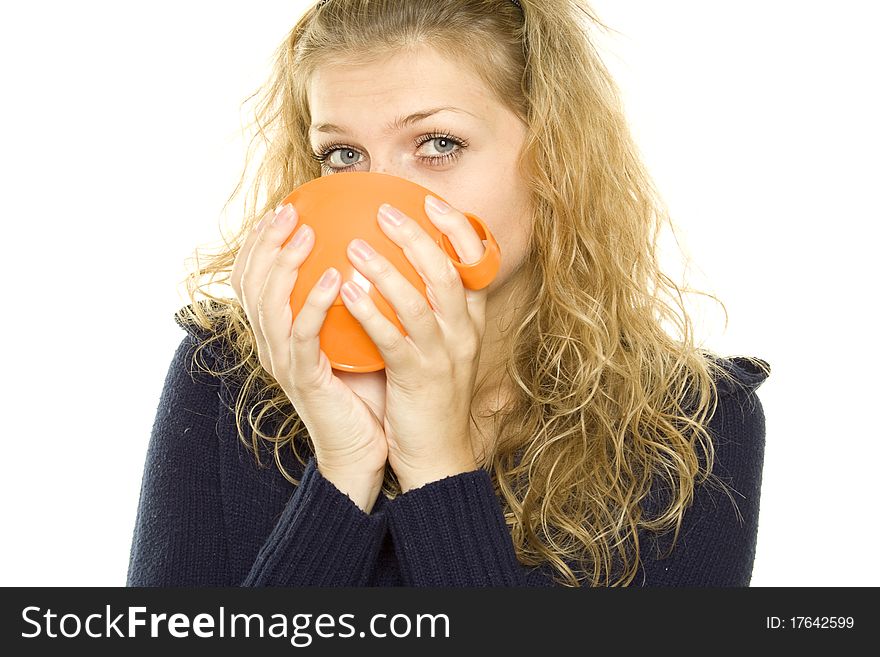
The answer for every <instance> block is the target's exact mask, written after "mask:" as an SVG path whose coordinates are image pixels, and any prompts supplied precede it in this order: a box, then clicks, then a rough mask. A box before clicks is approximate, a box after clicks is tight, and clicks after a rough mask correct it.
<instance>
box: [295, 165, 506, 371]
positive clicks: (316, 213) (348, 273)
mask: <svg viewBox="0 0 880 657" xmlns="http://www.w3.org/2000/svg"><path fill="white" fill-rule="evenodd" d="M428 194H431V195H433V196H436V197H437V198H440V199H441V200H444V201H445V199H443V198H442V197H441V196H440V195H439V194H435V193H434V192H432V191H431V190H429V189H426V188H425V187H422V186H421V185H419V184H417V183H414V182H412V181H409V180H407V179H405V178H400V177H399V176H393V175H390V174H386V173H375V172H369V171H349V172H345V173H334V174H331V175H329V176H323V177H320V178H315V179H313V180H310V181H308V182H306V183H303V184H302V185H300V186H299V187H297V188H296V189H295V190H293V191H292V192H291V193H290V194H288V195H287V197H286V198H285V199H284V200H283V201H282V202H281V205H284V204H286V203H290V204H292V205H293V207H294V208H296V212H297V216H298V220H299V223H300V224H303V223H306V224H308V225H309V226H311V227H312V230H313V231H314V234H315V238H314V239H315V241H314V245H313V246H312V250H311V251H310V252H309V255H308V256H307V257H306V259H305V261H304V262H303V264H302V265H301V266H300V268H299V273H298V275H297V279H296V283H295V284H294V286H293V291H292V292H291V295H290V309H291V311H292V313H293V316H294V317H296V316H297V314H298V313H299V311H300V309H301V308H302V307H303V304H305V300H306V297H307V296H308V294H309V292H310V291H311V289H312V287H313V286H314V285H315V284H316V283H317V281H318V279H319V278H320V277H321V275H322V274H323V273H324V271H325V270H326V269H327V268H328V267H335V268H336V269H337V270H338V271H339V273H340V274H341V276H342V281H343V282H345V281H347V280H353V281H354V282H355V283H356V284H358V285H359V286H360V287H361V289H362V290H364V292H365V294H368V295H369V297H370V299H371V300H372V301H373V303H374V304H375V305H376V307H377V308H378V309H379V311H380V312H381V313H382V314H383V315H384V316H385V317H386V318H388V320H389V321H390V322H392V323H393V324H394V325H395V326H396V327H397V328H398V330H399V331H400V332H401V333H402V334H403V335H407V332H406V330H405V329H404V327H403V325H402V324H401V323H400V320H399V319H398V317H397V313H396V312H395V310H394V306H392V305H391V304H390V303H388V302H387V301H386V300H385V298H384V297H383V296H382V295H381V294H380V293H379V290H378V289H376V287H375V286H374V285H373V284H372V283H371V282H370V280H369V279H367V278H366V277H365V276H364V275H363V274H361V273H360V272H359V271H358V270H357V269H356V268H355V267H354V265H353V264H352V263H351V261H350V260H349V259H348V255H347V252H346V251H347V248H348V244H349V243H350V242H351V241H352V240H353V239H355V238H358V237H359V238H361V239H363V240H366V241H367V242H368V243H369V244H370V246H372V247H373V248H374V249H375V250H376V251H377V252H378V253H380V254H381V255H382V256H384V257H385V258H386V259H387V260H388V261H389V262H390V263H391V265H392V266H394V267H396V268H397V270H398V271H399V272H400V273H401V274H402V275H403V276H404V277H405V278H406V279H407V280H408V281H409V282H410V283H411V284H412V286H413V287H414V288H415V289H416V290H418V291H419V293H421V294H422V296H424V297H425V298H427V292H426V291H425V282H424V281H423V280H422V277H421V276H420V275H419V273H418V271H416V269H415V267H413V265H412V264H411V263H410V261H409V260H408V259H407V257H406V255H405V254H404V252H403V249H401V248H400V247H399V246H397V244H395V243H394V241H393V240H391V239H390V238H389V237H388V236H387V235H385V233H384V232H383V231H382V228H381V227H380V226H379V224H378V219H377V217H378V211H379V206H381V205H382V204H383V203H390V204H391V205H393V206H394V207H396V208H398V209H399V210H401V211H402V212H404V213H405V214H406V215H407V216H409V217H412V218H413V219H414V220H415V221H417V222H418V223H419V224H420V225H421V226H422V228H423V229H424V230H425V232H426V233H428V235H430V236H431V238H432V239H433V240H434V242H436V243H437V245H438V246H440V247H441V248H442V249H443V250H444V251H445V253H446V254H447V255H448V256H449V258H450V259H451V260H452V264H453V265H454V266H455V268H456V269H457V270H458V273H459V275H460V276H461V281H462V283H463V284H464V286H465V287H467V288H469V289H472V290H481V289H483V288H484V287H486V286H487V285H489V284H490V283H491V282H492V281H493V280H494V279H495V276H496V275H497V274H498V269H499V267H500V265H501V250H500V249H499V248H498V243H497V242H496V241H495V238H494V237H493V236H492V234H491V233H490V232H489V229H488V228H487V227H486V224H484V223H483V221H482V220H481V219H480V218H479V217H477V216H476V215H473V214H471V213H469V212H464V215H465V216H466V217H467V218H468V220H469V221H470V222H471V225H472V226H473V227H474V230H476V232H477V234H478V235H479V236H480V239H481V240H483V241H484V242H485V247H486V250H485V252H484V253H483V255H482V257H480V259H479V260H477V261H476V262H473V263H463V262H461V260H459V258H458V255H457V254H456V252H455V248H454V247H453V246H452V244H451V243H450V242H449V239H448V238H447V237H446V235H444V234H443V233H442V232H441V231H440V230H439V229H438V228H437V227H436V226H434V224H433V223H432V222H431V220H430V219H429V218H428V215H427V214H426V213H425V209H424V203H425V196H426V195H428ZM319 342H320V346H321V349H322V350H323V351H324V353H325V354H326V355H327V358H328V359H329V361H330V364H331V366H332V367H334V368H336V369H339V370H344V371H347V372H375V371H377V370H381V369H383V368H384V367H385V361H383V360H382V356H381V354H380V353H379V350H378V348H377V347H376V345H375V344H374V343H373V341H372V340H371V339H370V336H369V335H368V334H367V332H366V331H364V329H363V327H362V326H361V324H360V322H359V321H358V320H357V319H356V318H355V317H354V315H352V314H351V313H350V312H349V311H348V308H346V307H345V304H344V303H343V301H342V298H341V297H340V296H339V295H336V299H335V300H334V301H333V305H332V306H331V307H330V309H329V310H328V311H327V317H326V318H325V320H324V324H323V326H322V327H321V331H320V333H319Z"/></svg>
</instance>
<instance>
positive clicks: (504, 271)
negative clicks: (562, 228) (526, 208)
mask: <svg viewBox="0 0 880 657" xmlns="http://www.w3.org/2000/svg"><path fill="white" fill-rule="evenodd" d="M489 230H491V231H492V235H494V236H495V241H496V242H498V247H499V248H500V249H501V267H500V269H499V270H498V275H497V276H496V277H495V280H493V281H492V283H491V284H490V285H489V292H490V293H491V292H492V291H493V290H495V289H497V288H499V287H501V286H503V285H504V284H505V283H506V282H507V281H508V280H509V279H510V278H511V277H512V276H513V275H514V274H515V273H516V272H517V270H519V268H520V266H521V265H522V263H523V260H525V257H526V250H527V247H528V241H529V227H528V225H527V224H526V222H525V221H523V222H522V224H519V223H518V222H516V221H504V222H502V223H500V224H495V225H493V224H489Z"/></svg>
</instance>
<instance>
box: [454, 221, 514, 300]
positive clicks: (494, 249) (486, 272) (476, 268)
mask: <svg viewBox="0 0 880 657" xmlns="http://www.w3.org/2000/svg"><path fill="white" fill-rule="evenodd" d="M462 214H464V216H465V217H467V219H468V221H470V222H471V226H473V227H474V230H475V231H477V235H479V237H480V239H481V240H486V245H485V247H486V250H485V251H484V252H483V255H482V256H481V257H480V259H479V260H477V261H476V262H468V263H465V262H462V261H461V260H460V259H459V257H458V254H457V253H456V252H455V247H454V246H452V242H450V241H449V238H448V237H446V234H445V233H440V234H441V236H442V247H443V250H444V251H446V255H448V256H449V258H450V259H451V260H452V264H453V265H455V268H456V269H457V270H458V274H459V275H460V276H461V282H462V283H463V284H464V286H465V287H466V288H468V289H470V290H482V289H483V288H484V287H486V286H487V285H489V284H490V283H491V282H492V281H493V280H495V276H496V275H497V274H498V269H499V268H500V266H501V249H500V248H499V247H498V242H496V241H495V238H494V237H493V236H492V233H491V232H489V229H488V227H487V226H486V224H484V223H483V220H482V219H480V218H479V217H478V216H477V215H475V214H471V213H470V212H463V213H462Z"/></svg>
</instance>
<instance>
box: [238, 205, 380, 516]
mask: <svg viewBox="0 0 880 657" xmlns="http://www.w3.org/2000/svg"><path fill="white" fill-rule="evenodd" d="M296 224H297V220H296V210H295V209H294V208H293V206H292V205H291V204H287V205H285V206H284V207H283V208H282V210H281V212H279V213H278V214H275V213H274V212H272V211H270V212H267V213H266V215H265V216H264V217H263V219H262V221H261V222H260V224H258V226H257V227H256V228H255V229H254V230H253V231H251V234H250V235H249V236H248V238H247V240H246V241H245V243H244V244H243V245H242V247H241V250H240V251H239V252H238V254H237V256H236V258H235V263H234V264H233V267H232V274H231V281H230V282H231V285H232V288H233V290H234V291H235V294H236V296H237V297H238V300H239V302H240V303H241V305H242V307H243V308H244V311H245V314H246V315H247V318H248V322H249V323H250V325H251V329H252V330H253V332H254V336H255V338H256V342H257V350H258V354H259V360H260V364H261V365H262V366H263V367H264V368H265V369H266V371H267V372H269V373H270V374H271V375H272V376H273V377H274V378H275V380H277V381H278V383H279V385H280V386H281V388H282V389H283V390H284V392H285V393H286V394H287V396H288V398H289V399H290V401H291V403H292V404H293V406H294V408H295V409H296V412H297V414H298V415H299V417H300V419H301V420H302V421H303V424H305V426H306V429H307V430H308V432H309V435H310V436H311V438H312V443H313V445H314V448H315V458H316V461H317V465H318V469H319V471H320V472H321V474H322V475H323V476H324V477H326V478H327V479H328V480H330V481H331V482H333V484H334V485H335V486H336V487H337V488H339V489H340V490H341V491H342V492H344V493H346V494H348V495H349V496H350V497H351V498H352V500H353V501H354V502H355V503H356V504H357V505H358V506H359V507H360V508H361V509H363V510H364V511H366V512H367V513H369V511H370V510H371V509H372V506H373V504H374V503H375V500H376V497H377V495H378V493H379V491H380V490H381V486H382V479H383V476H384V471H385V462H386V460H387V458H388V445H387V442H386V440H385V431H384V429H383V426H382V425H383V420H384V415H385V408H384V407H385V371H384V370H379V371H378V372H367V373H362V374H361V373H348V372H346V373H344V374H345V375H346V377H347V380H348V381H355V380H356V381H357V389H358V391H359V394H355V393H354V392H353V391H352V389H351V388H350V387H349V386H347V385H346V384H345V383H343V382H342V380H341V379H340V378H339V377H337V376H336V375H334V373H333V369H332V368H331V366H330V361H329V360H328V359H327V356H326V355H325V354H324V352H323V351H322V350H321V348H320V344H319V340H318V334H319V332H320V330H321V327H322V325H323V323H324V319H325V318H326V316H327V311H328V310H329V308H330V306H331V304H332V303H333V300H334V299H336V296H337V294H338V293H339V288H340V287H341V280H340V279H341V277H340V276H339V272H338V271H337V270H336V269H335V268H332V267H331V268H330V269H328V270H327V272H330V278H329V281H328V280H327V278H328V274H327V272H325V273H324V276H323V277H322V279H321V280H319V281H318V284H317V285H315V286H314V287H313V288H312V289H311V290H310V291H309V294H308V297H307V298H306V301H305V304H304V305H303V307H302V310H301V311H300V312H299V313H298V314H297V316H296V318H295V319H294V318H293V317H292V312H291V309H290V295H291V293H292V291H293V286H294V284H295V283H296V279H297V273H298V271H299V267H300V266H301V265H302V263H303V262H304V261H305V259H306V257H307V256H308V254H309V253H310V251H311V249H312V246H313V245H314V231H312V230H311V227H309V226H306V225H302V226H300V227H299V229H298V230H297V232H296V233H295V234H294V235H293V237H290V233H291V231H292V229H293V227H294V226H295V225H296ZM288 237H290V239H289V240H288ZM297 237H304V238H305V239H304V240H303V242H302V243H300V244H296V243H295V240H296V238H297ZM322 282H323V283H325V284H326V287H324V286H322ZM354 377H357V378H356V379H355V378H354Z"/></svg>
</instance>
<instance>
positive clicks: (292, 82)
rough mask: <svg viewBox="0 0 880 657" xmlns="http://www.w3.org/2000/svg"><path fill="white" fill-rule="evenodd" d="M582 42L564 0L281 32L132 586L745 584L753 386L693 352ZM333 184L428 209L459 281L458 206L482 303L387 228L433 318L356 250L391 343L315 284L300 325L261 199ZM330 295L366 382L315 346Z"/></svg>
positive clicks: (463, 244)
mask: <svg viewBox="0 0 880 657" xmlns="http://www.w3.org/2000/svg"><path fill="white" fill-rule="evenodd" d="M591 24H595V25H599V26H601V23H599V21H598V20H597V19H596V18H595V17H594V15H593V13H592V11H591V10H590V8H589V7H588V6H587V4H586V3H585V2H582V1H581V0H541V1H540V2H538V1H537V0H522V1H521V2H515V1H513V0H408V1H407V2H399V1H384V0H380V1H377V0H372V1H370V2H366V1H364V0H330V1H329V2H325V3H321V4H319V5H318V6H316V7H314V8H312V9H311V10H309V11H308V12H307V13H306V15H305V16H304V17H303V18H302V20H301V21H300V22H299V23H297V25H295V26H294V28H293V29H292V30H291V32H290V34H289V36H288V37H287V39H286V40H285V41H284V43H283V44H282V45H281V47H280V48H279V49H278V51H277V61H276V66H275V71H274V75H273V79H272V80H271V82H270V84H269V86H268V87H267V89H266V93H265V95H264V97H263V101H262V104H261V106H260V108H259V111H258V116H257V120H258V122H259V125H260V131H259V133H260V134H261V135H263V136H264V137H265V139H266V148H267V151H266V154H265V159H264V160H263V161H262V163H261V167H260V169H259V171H258V175H257V177H256V180H255V182H254V189H253V191H254V198H255V199H256V198H257V196H258V194H259V193H260V192H262V193H263V195H264V196H265V198H266V202H265V204H263V205H262V207H260V208H258V209H256V210H255V211H254V212H252V213H249V214H250V216H249V217H248V219H247V221H246V222H245V224H244V225H243V226H242V229H241V231H240V233H239V234H238V235H236V236H235V238H234V239H233V240H231V243H229V244H228V250H226V251H224V252H222V253H220V254H218V255H216V256H214V257H211V258H208V259H206V260H204V264H202V265H201V266H199V267H197V271H195V272H194V273H193V274H192V275H191V276H190V277H189V279H188V288H189V292H190V297H191V298H192V301H193V302H192V303H191V304H189V305H188V306H186V307H184V308H183V309H181V310H180V311H179V312H178V313H177V314H176V315H175V319H176V320H177V322H178V323H179V324H180V326H181V327H183V328H184V329H185V330H186V331H187V335H186V336H185V338H184V339H183V341H182V342H181V344H180V346H179V348H178V349H177V352H176V353H175V355H174V358H173V361H172V363H171V366H170V369H169V372H168V377H167V379H166V381H165V388H164V390H163V393H162V398H161V400H160V405H159V410H158V413H157V417H156V422H155V424H154V427H153V432H152V439H151V443H150V448H149V452H148V454H147V461H146V467H145V473H144V479H143V487H142V491H141V498H140V505H139V509H138V515H137V521H136V527H135V532H134V540H133V544H132V552H131V562H130V567H129V572H128V584H129V585H150V586H168V585H180V586H193V585H203V586H230V585H243V586H269V585H272V586H304V585H322V586H327V585H335V586H394V585H407V586H485V585H506V586H553V585H562V586H583V585H588V586H626V585H636V586H723V585H738V586H744V585H747V584H748V583H749V580H750V577H751V570H752V564H753V560H754V552H755V542H756V536H757V519H758V509H759V496H760V486H761V472H762V463H763V446H764V428H765V427H764V415H763V409H762V406H761V403H760V401H759V400H758V398H757V396H756V395H755V389H756V388H757V387H758V386H759V385H760V383H761V382H762V381H763V380H764V379H765V378H766V377H767V375H768V374H769V366H768V364H767V363H766V362H765V361H762V360H760V359H754V358H746V357H734V358H721V357H717V356H714V355H712V354H710V353H709V352H708V351H706V350H702V349H699V348H697V347H696V346H695V345H694V341H693V340H694V336H693V331H692V328H691V327H692V322H691V319H690V318H689V317H688V315H687V313H686V311H685V309H684V306H683V305H681V302H680V292H681V290H680V289H679V288H678V286H676V285H675V283H673V282H672V281H671V280H670V279H669V278H668V277H666V276H665V275H664V274H663V273H662V272H661V271H660V268H659V266H658V263H657V254H656V250H655V245H656V242H655V237H656V234H657V231H658V230H659V229H660V228H661V227H662V225H663V222H664V221H668V216H667V214H666V212H665V210H664V208H663V205H662V202H661V201H660V199H659V195H658V194H657V193H656V191H655V189H654V187H653V186H652V183H651V181H650V178H649V175H648V173H647V172H646V170H645V168H644V165H643V164H642V163H641V161H640V160H639V159H638V157H637V154H636V153H637V149H636V148H635V146H634V144H633V141H632V138H631V136H630V133H629V131H628V128H627V124H626V121H625V117H624V114H623V111H622V108H621V102H620V100H619V96H618V92H617V89H616V87H615V85H614V83H613V81H612V80H611V78H610V77H609V74H608V72H607V71H606V69H605V67H604V66H603V64H602V62H601V60H600V58H599V56H598V54H597V53H596V51H595V50H594V48H593V45H592V44H591V41H590V38H589V27H590V25H591ZM602 27H604V26H602ZM246 170H247V166H246V167H245V171H246ZM340 171H380V172H384V173H390V174H394V175H398V176H401V177H404V178H407V179H410V180H413V181H414V182H417V183H419V184H421V185H423V186H425V187H427V188H428V189H431V190H435V191H436V192H437V193H438V194H439V195H442V196H443V197H444V198H446V199H448V200H449V201H450V202H451V203H452V206H453V207H451V208H447V209H446V211H445V212H443V211H442V209H439V208H435V207H433V206H431V205H430V202H429V201H426V212H427V213H428V216H429V217H430V218H431V221H432V222H434V224H435V225H436V226H437V227H438V228H439V229H440V230H442V231H443V232H444V233H446V234H447V235H448V236H449V238H450V241H451V242H452V243H453V245H454V246H455V248H456V250H457V252H458V255H459V256H460V257H461V259H462V260H463V261H472V260H474V259H476V258H478V257H479V255H480V253H482V244H481V243H480V241H479V240H478V239H477V238H476V235H475V233H474V232H473V231H472V229H470V227H469V226H468V224H467V222H466V221H464V218H463V215H462V212H463V211H465V210H467V211H471V212H473V213H474V214H476V215H478V216H480V217H481V218H482V219H483V220H484V221H486V223H487V224H488V226H489V228H490V230H491V231H492V233H493V234H494V235H495V236H496V238H497V240H498V242H499V245H500V248H501V252H502V254H503V257H502V268H501V270H500V272H499V274H498V276H497V278H496V279H495V281H494V282H493V283H492V285H490V286H489V287H488V288H486V289H484V290H480V291H477V292H474V291H469V290H465V289H464V288H463V286H462V285H461V282H460V280H459V279H458V278H457V276H456V277H451V276H448V275H446V272H448V271H449V268H448V266H449V263H448V259H447V260H444V259H443V258H441V257H439V254H442V252H441V251H439V249H438V248H437V247H436V245H434V244H432V243H431V242H430V240H428V239H427V238H426V236H425V235H424V233H423V232H422V231H421V229H420V228H419V227H418V226H417V225H416V224H415V223H414V222H413V220H412V219H410V218H409V217H406V216H405V215H403V216H398V221H397V222H395V221H394V216H393V212H392V214H391V220H390V221H389V220H386V219H384V218H377V219H378V221H379V224H380V225H381V226H382V229H383V231H385V234H386V235H388V236H389V238H391V239H392V240H394V241H395V242H396V243H398V244H399V245H400V246H401V247H403V248H405V251H406V252H407V254H408V255H407V257H408V258H410V261H411V262H413V264H415V265H416V266H417V268H419V269H420V271H421V272H422V275H423V277H424V278H425V280H426V283H427V286H428V288H429V290H430V294H429V304H426V303H424V301H423V300H422V298H421V297H420V296H418V295H416V293H415V290H414V289H413V288H412V287H411V286H409V285H408V283H407V282H406V281H404V280H403V279H402V278H401V275H400V274H399V272H397V270H395V269H394V268H393V267H389V266H388V263H387V262H386V261H384V259H383V258H382V257H381V256H377V255H373V256H372V257H371V256H370V254H369V249H368V247H369V245H364V244H352V245H350V249H349V258H350V259H351V261H352V264H353V265H354V266H355V267H356V268H357V269H358V270H359V271H360V272H361V273H362V274H363V276H364V277H365V278H366V279H369V280H370V281H371V282H372V283H374V284H376V285H377V287H378V288H379V289H380V291H381V292H382V293H383V296H385V297H386V298H387V299H388V300H389V302H390V303H391V304H392V305H393V306H394V307H395V309H396V311H397V313H398V315H399V316H400V317H401V320H402V323H403V324H404V325H405V326H406V327H407V332H408V336H407V338H406V339H405V340H403V339H402V338H401V335H400V333H399V332H397V333H396V334H395V332H396V329H394V328H393V326H392V325H391V324H390V323H388V322H383V321H381V319H382V318H381V317H378V316H377V313H376V312H375V308H374V306H373V305H372V302H371V301H370V300H369V298H368V297H366V296H365V295H363V294H360V295H358V294H357V290H358V288H357V285H356V284H353V283H346V281H341V280H340V278H339V276H338V275H335V276H334V275H333V274H334V272H333V271H332V270H331V271H329V272H328V275H327V276H326V277H325V279H324V283H325V285H324V286H322V285H321V283H319V284H318V285H316V286H315V287H314V288H313V289H312V291H311V292H310V296H309V303H308V304H307V306H306V307H305V309H304V310H303V311H302V312H300V313H299V314H298V315H297V317H295V318H294V317H292V316H291V313H290V308H289V304H288V302H287V299H288V297H289V295H290V291H291V289H292V287H293V283H294V281H295V275H296V271H297V268H298V266H299V265H300V264H301V263H302V262H303V261H304V260H305V258H306V257H308V253H309V251H310V250H311V248H312V247H313V246H314V244H313V242H314V240H313V233H311V232H310V231H309V228H308V227H307V226H305V225H301V226H299V225H298V223H299V222H298V219H297V217H296V213H295V211H293V209H292V208H291V207H290V206H287V207H285V208H278V207H277V206H278V203H279V202H280V201H281V199H283V198H284V197H285V196H286V195H287V194H288V193H289V192H290V191H291V190H292V189H294V188H296V187H297V186H299V185H300V184H302V183H304V182H306V181H308V180H310V179H312V178H314V177H316V176H318V175H335V174H336V173H338V172H340ZM239 187H240V185H239ZM273 209H274V210H273ZM276 210H277V211H276ZM392 210H393V209H392ZM383 214H384V213H383ZM398 214H399V213H398ZM258 220H259V221H258ZM298 237H301V238H302V239H301V240H300V239H298ZM365 247H366V250H365ZM444 258H445V256H444ZM199 261H202V260H201V259H199ZM206 277H208V278H210V279H211V280H210V281H209V282H214V283H216V282H217V281H218V279H219V281H220V282H221V283H223V282H225V283H226V284H228V285H229V286H230V288H231V292H232V293H233V294H232V295H230V296H229V297H217V296H213V295H210V294H208V293H207V292H206V291H205V289H204V288H205V286H206V284H205V283H204V282H203V279H205V278H206ZM196 292H202V294H203V295H204V296H205V297H206V299H205V300H200V301H196V298H195V293H196ZM340 293H341V294H342V298H343V301H344V303H345V305H346V307H347V308H348V309H349V311H350V312H351V313H352V314H353V315H354V316H355V317H356V318H357V319H358V320H359V321H361V323H362V324H363V325H364V328H365V330H366V331H367V333H368V334H369V335H370V336H371V338H373V340H374V342H376V344H377V347H378V348H379V349H380V351H381V352H382V355H383V359H384V360H385V362H386V369H385V370H384V371H380V372H374V373H367V374H354V373H344V372H340V371H336V370H331V369H330V367H329V364H328V361H327V359H326V357H325V356H324V355H323V354H322V353H321V352H320V349H319V346H318V337H317V336H318V332H319V330H320V327H321V324H322V322H323V319H324V317H325V315H326V310H327V308H328V307H329V305H330V304H331V303H332V301H333V300H334V299H335V298H336V297H337V295H338V294H340ZM670 293H671V294H670ZM664 295H666V296H667V298H668V299H669V300H671V301H673V302H675V303H678V306H677V308H678V312H677V311H676V307H675V305H674V304H670V303H668V302H667V301H666V300H664ZM676 300H677V301H676ZM722 305H723V304H722ZM664 322H671V323H672V325H676V326H678V327H679V329H680V335H679V336H676V337H673V336H670V335H669V334H667V333H666V332H665V330H664V328H663V326H662V324H663V323H664ZM389 327H391V328H389ZM392 329H393V330H392ZM196 369H198V370H200V371H198V372H197V371H196ZM438 373H442V374H438ZM269 460H271V461H272V462H271V463H269V462H268V461H269ZM719 475H720V476H719ZM732 493H733V494H732ZM679 539H681V540H679Z"/></svg>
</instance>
